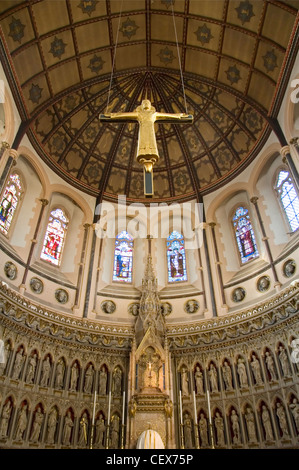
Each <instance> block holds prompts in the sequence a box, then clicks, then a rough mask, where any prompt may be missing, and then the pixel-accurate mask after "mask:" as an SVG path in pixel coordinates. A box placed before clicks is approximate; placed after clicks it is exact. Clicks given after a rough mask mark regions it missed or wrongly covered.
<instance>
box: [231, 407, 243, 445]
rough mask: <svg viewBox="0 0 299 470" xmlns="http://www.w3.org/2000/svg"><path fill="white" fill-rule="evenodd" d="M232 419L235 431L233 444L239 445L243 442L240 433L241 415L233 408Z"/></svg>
mask: <svg viewBox="0 0 299 470" xmlns="http://www.w3.org/2000/svg"><path fill="white" fill-rule="evenodd" d="M230 419H231V423H232V431H233V444H235V445H238V444H240V442H241V435H240V423H239V417H238V415H237V412H236V410H232V412H231V416H230Z"/></svg>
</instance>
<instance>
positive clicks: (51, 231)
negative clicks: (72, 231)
mask: <svg viewBox="0 0 299 470" xmlns="http://www.w3.org/2000/svg"><path fill="white" fill-rule="evenodd" d="M67 226H68V219H67V218H66V216H65V213H64V211H63V210H62V209H60V208H56V209H54V210H52V211H51V213H50V217H49V222H48V225H47V230H46V234H45V238H44V243H43V248H42V252H41V259H43V260H45V261H49V262H50V263H52V264H55V265H56V266H59V265H60V262H61V256H62V250H63V247H64V242H65V237H66V231H67Z"/></svg>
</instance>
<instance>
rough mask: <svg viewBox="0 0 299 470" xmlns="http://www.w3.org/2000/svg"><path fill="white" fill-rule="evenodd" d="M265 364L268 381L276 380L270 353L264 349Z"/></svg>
mask: <svg viewBox="0 0 299 470" xmlns="http://www.w3.org/2000/svg"><path fill="white" fill-rule="evenodd" d="M265 355H266V366H267V369H268V371H269V374H270V381H273V380H277V374H276V370H275V364H274V360H273V357H272V355H271V354H270V353H269V351H266V354H265Z"/></svg>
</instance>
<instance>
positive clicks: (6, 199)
mask: <svg viewBox="0 0 299 470" xmlns="http://www.w3.org/2000/svg"><path fill="white" fill-rule="evenodd" d="M21 194H22V185H21V180H20V177H19V175H18V174H16V173H14V174H12V175H10V177H9V179H8V182H7V185H6V187H5V189H4V191H3V193H2V197H1V202H0V230H1V232H3V233H4V234H5V235H7V233H8V230H9V228H10V226H11V222H12V219H13V216H14V214H15V212H16V208H17V206H18V204H19V202H20V197H21Z"/></svg>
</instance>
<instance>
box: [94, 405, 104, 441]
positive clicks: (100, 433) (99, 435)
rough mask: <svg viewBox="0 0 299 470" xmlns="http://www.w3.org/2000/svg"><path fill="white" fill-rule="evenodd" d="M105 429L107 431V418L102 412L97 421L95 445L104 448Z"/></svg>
mask: <svg viewBox="0 0 299 470" xmlns="http://www.w3.org/2000/svg"><path fill="white" fill-rule="evenodd" d="M105 431H106V425H105V420H104V416H103V415H102V413H101V414H100V416H99V417H98V419H97V421H96V435H95V445H96V446H97V447H99V448H100V449H103V448H104V436H105Z"/></svg>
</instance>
